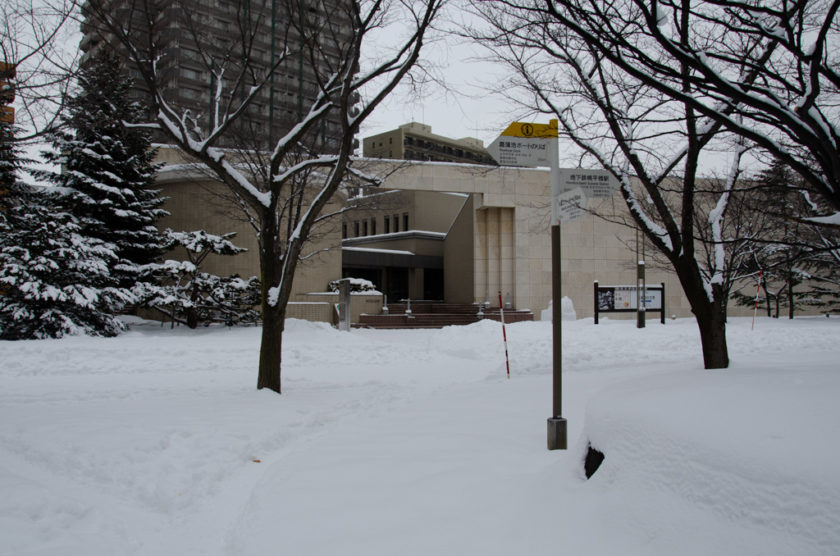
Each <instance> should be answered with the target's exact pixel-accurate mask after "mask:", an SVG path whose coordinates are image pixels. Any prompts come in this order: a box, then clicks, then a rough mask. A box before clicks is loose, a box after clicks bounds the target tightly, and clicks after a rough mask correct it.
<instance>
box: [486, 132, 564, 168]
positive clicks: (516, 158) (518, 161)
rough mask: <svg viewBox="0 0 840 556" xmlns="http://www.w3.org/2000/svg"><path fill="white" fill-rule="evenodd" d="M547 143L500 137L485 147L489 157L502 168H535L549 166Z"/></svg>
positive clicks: (544, 141)
mask: <svg viewBox="0 0 840 556" xmlns="http://www.w3.org/2000/svg"><path fill="white" fill-rule="evenodd" d="M549 151H550V149H549V148H548V141H546V140H545V139H529V138H525V137H506V136H504V135H500V136H499V137H498V138H497V139H496V140H495V141H493V142H492V143H490V146H488V147H487V152H489V153H490V156H492V157H493V158H495V159H496V162H498V163H499V164H500V165H502V166H522V167H525V168H536V167H538V166H549V164H550V158H549V156H548V155H549Z"/></svg>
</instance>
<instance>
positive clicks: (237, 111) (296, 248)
mask: <svg viewBox="0 0 840 556" xmlns="http://www.w3.org/2000/svg"><path fill="white" fill-rule="evenodd" d="M187 5H188V4H187V3H182V4H177V5H176V4H172V5H166V6H164V3H160V4H158V3H155V2H152V1H151V0H149V1H145V0H137V1H135V2H131V1H119V2H110V1H108V0H89V1H88V2H87V3H86V5H85V16H86V25H87V26H89V27H87V29H88V32H89V33H90V32H92V31H93V30H98V32H99V33H100V36H101V37H102V39H104V41H106V42H107V43H109V44H111V45H113V46H114V47H115V48H117V49H119V50H120V51H121V52H124V53H125V55H126V56H127V57H128V59H129V60H130V61H131V64H132V65H133V67H134V69H135V70H136V71H137V72H138V73H139V75H140V77H141V79H142V85H143V86H144V88H145V89H146V92H147V93H148V95H149V99H150V108H151V110H150V114H152V115H153V117H154V120H153V121H150V122H149V124H148V125H149V126H150V127H154V128H156V129H158V130H159V131H160V132H161V134H162V135H163V136H164V137H165V138H166V139H167V140H168V141H169V142H171V143H174V144H175V145H176V146H177V147H178V148H179V149H180V150H181V151H183V152H184V153H185V154H186V155H188V156H190V157H192V158H194V159H195V160H197V161H199V162H200V163H202V164H203V165H205V166H206V167H207V168H209V169H210V170H211V171H212V172H213V174H214V175H215V176H216V178H217V179H218V180H219V181H221V182H222V183H224V184H225V185H226V186H227V187H228V188H229V189H230V190H231V192H233V193H234V194H235V195H236V196H237V197H238V198H239V199H240V200H241V204H242V207H243V208H244V209H245V210H246V211H247V213H248V214H249V217H250V218H251V219H252V221H253V223H254V225H255V227H256V228H257V229H258V230H259V233H258V239H259V250H260V270H261V274H262V276H261V279H262V284H263V296H262V317H263V329H262V343H261V348H260V363H259V377H258V380H257V388H269V389H271V390H274V391H276V392H278V393H279V392H280V391H281V381H280V377H281V372H280V371H281V355H282V334H283V329H284V320H285V316H286V306H287V303H288V301H289V297H290V295H291V291H292V290H291V288H292V279H293V278H294V274H295V270H296V268H297V265H298V262H299V258H300V255H301V251H302V249H303V245H304V243H305V242H306V240H307V238H308V236H309V233H310V231H311V229H312V227H313V225H315V223H316V222H317V221H318V219H319V217H320V214H321V212H322V209H323V208H324V207H325V206H326V205H327V203H328V202H329V201H330V198H331V197H332V196H333V194H334V193H335V192H336V190H337V189H338V188H339V186H340V184H341V183H342V181H343V180H344V179H345V177H346V176H348V175H350V174H353V173H355V172H356V170H355V169H354V167H353V158H352V155H353V152H354V148H355V142H356V139H355V135H356V133H357V132H358V130H359V126H360V124H361V123H362V122H363V121H364V120H365V119H366V118H367V117H368V116H369V115H370V114H371V112H372V111H373V110H374V108H376V107H377V106H378V105H379V104H380V103H381V102H382V100H383V99H384V98H385V97H386V96H387V95H388V94H389V93H390V92H391V91H392V90H393V89H394V88H395V87H396V86H397V84H398V83H399V82H400V80H401V79H402V78H403V77H405V76H406V75H408V74H409V72H410V70H411V69H412V67H413V66H414V65H415V63H416V62H417V60H418V58H419V56H420V50H421V47H422V46H423V44H424V40H425V39H426V37H427V34H428V33H429V31H430V29H431V25H432V22H433V21H434V19H435V17H436V16H437V14H438V12H439V10H440V9H441V2H440V0H418V1H417V2H411V1H393V2H391V1H388V0H366V1H351V0H334V1H331V0H312V1H308V2H302V1H299V0H275V1H274V2H260V1H258V0H251V1H249V0H242V1H239V2H234V3H233V6H232V10H231V15H230V18H229V20H227V21H228V23H225V21H221V22H220V24H222V25H228V27H227V28H226V30H225V32H226V36H224V37H222V38H221V39H220V38H219V35H218V33H216V34H215V35H211V34H206V33H204V32H203V29H206V28H207V25H213V24H214V22H213V21H210V20H208V21H204V20H201V21H196V18H199V17H204V16H203V15H202V14H201V13H199V12H198V10H194V9H193V10H189V13H187V12H188V10H187V8H186V7H185V6H187ZM198 5H200V4H198ZM193 7H194V6H193ZM171 17H178V18H183V20H184V21H187V22H188V23H189V21H194V23H195V24H194V25H193V26H192V29H193V32H192V36H191V37H185V36H181V37H179V38H180V39H181V40H183V41H185V42H188V43H189V49H190V50H191V51H192V52H194V53H197V57H198V58H199V61H200V62H201V63H202V64H203V66H204V68H205V69H206V71H207V72H209V74H210V79H209V80H208V82H207V83H206V86H205V87H204V89H203V93H202V95H204V98H205V99H206V106H207V109H206V110H203V111H200V110H196V109H195V107H194V106H193V107H191V108H187V107H183V106H179V103H178V100H177V97H176V94H177V93H178V91H176V90H173V89H174V87H167V83H168V82H171V78H172V77H171V75H172V73H171V72H172V71H174V70H173V68H172V67H171V57H170V56H169V52H168V51H167V48H169V47H172V45H171V43H167V39H171V33H170V35H167V34H166V33H167V30H168V29H167V27H166V24H167V22H168V21H169V19H167V18H171ZM228 37H229V39H228ZM266 37H269V38H270V39H271V46H270V48H271V56H270V58H269V63H268V64H265V63H262V62H260V60H264V59H265V57H264V56H258V55H257V49H258V48H260V40H265V38H266ZM374 38H376V39H377V40H380V41H383V42H381V43H380V45H379V48H378V50H377V52H378V53H379V58H378V59H376V60H370V61H366V60H363V58H362V48H363V46H364V45H365V44H367V42H368V41H371V40H373V39H374ZM188 39H189V40H188ZM386 39H387V40H386ZM103 44H105V43H103ZM168 64H170V65H168ZM290 73H292V74H296V75H298V76H300V79H298V86H299V89H298V90H297V91H292V94H294V95H296V96H297V106H296V107H295V108H294V109H290V110H286V112H285V113H284V114H272V110H273V109H274V108H273V107H274V105H275V104H276V102H272V101H276V99H274V98H272V97H273V95H275V94H277V93H278V87H279V86H278V85H277V83H278V82H279V81H280V80H282V79H284V78H286V77H287V76H288V74H290ZM168 79H169V80H170V81H167V80H168ZM263 91H268V92H269V101H268V103H267V104H268V106H261V104H262V102H263V101H262V100H260V99H264V98H265V94H264V93H263ZM284 94H286V93H285V91H284ZM266 112H267V114H266ZM258 116H259V117H258ZM266 116H267V117H266ZM266 121H267V124H268V127H269V129H268V133H256V131H259V130H258V129H255V126H259V125H260V124H261V122H266ZM251 131H254V133H251ZM275 133H276V134H275ZM249 134H250V136H251V137H252V138H253V139H254V140H252V141H251V142H250V143H249V144H247V145H244V147H247V148H243V144H241V143H239V141H241V140H242V137H243V136H245V137H248V136H249ZM261 137H267V138H268V139H265V140H263V141H262V142H260V141H257V139H258V138H261ZM231 147H239V148H236V149H235V150H234V151H231V150H228V149H229V148H231Z"/></svg>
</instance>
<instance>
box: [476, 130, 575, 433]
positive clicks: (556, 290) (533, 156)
mask: <svg viewBox="0 0 840 556" xmlns="http://www.w3.org/2000/svg"><path fill="white" fill-rule="evenodd" d="M557 130H558V121H557V120H551V122H550V123H549V124H547V125H546V124H535V123H528V122H514V123H512V124H510V125H509V126H508V127H507V129H505V130H504V131H503V132H502V134H501V135H500V136H499V137H498V138H497V139H496V140H495V141H493V143H491V144H490V146H489V147H488V148H487V150H488V151H489V152H490V154H491V155H492V156H493V158H495V159H496V161H497V162H498V163H499V164H501V165H503V166H521V167H526V168H534V167H537V166H548V167H549V168H550V169H551V269H552V290H551V291H552V298H553V301H552V321H553V324H552V330H553V344H554V354H553V368H554V372H553V388H552V410H553V411H552V414H551V417H549V419H548V449H549V450H565V449H566V448H567V447H568V439H567V437H568V434H567V427H566V425H567V423H566V419H564V418H563V381H562V368H563V349H562V346H563V342H562V321H563V316H562V315H563V291H562V287H561V282H560V276H561V269H562V265H561V262H560V261H561V259H560V221H561V220H563V219H565V220H569V219H572V218H577V217H578V216H579V215H580V213H581V212H582V208H581V207H582V206H583V205H584V204H585V201H586V198H585V196H584V192H583V190H582V189H580V190H577V191H572V190H574V189H575V187H568V188H566V190H565V191H561V190H560V176H559V174H558V172H559V168H558V164H559V152H558V146H557V135H558V134H557ZM561 193H565V194H566V195H564V196H561Z"/></svg>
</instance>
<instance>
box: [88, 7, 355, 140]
mask: <svg viewBox="0 0 840 556" xmlns="http://www.w3.org/2000/svg"><path fill="white" fill-rule="evenodd" d="M346 4H347V2H345V1H344V0H319V1H312V0H179V1H178V2H142V3H140V2H132V1H131V0H87V1H86V3H85V13H86V14H87V17H86V19H85V20H84V22H83V23H82V32H83V38H82V41H81V44H80V48H81V50H82V51H83V52H84V55H83V58H82V63H83V64H84V63H85V62H86V61H87V60H89V59H90V57H91V55H92V54H94V53H95V52H96V51H97V50H98V49H101V48H114V49H115V50H116V51H117V52H122V53H125V52H126V50H125V48H124V46H123V45H119V44H118V43H117V41H115V39H114V35H113V33H110V32H109V31H108V30H107V28H106V27H105V26H103V25H102V23H101V19H100V17H98V16H97V13H98V12H99V10H100V9H104V10H105V11H106V13H107V14H108V16H109V18H111V19H113V20H114V21H117V22H121V23H123V22H124V27H125V28H126V29H128V30H129V33H130V34H131V35H132V36H133V38H134V39H136V40H134V42H135V43H136V44H137V46H138V48H139V49H140V50H141V56H143V57H145V58H147V59H150V60H151V59H154V60H156V65H157V72H158V75H159V78H160V81H161V83H162V85H163V94H164V97H165V98H166V101H167V102H168V103H169V104H171V105H172V106H174V107H177V108H178V109H180V110H181V111H182V112H183V111H185V110H189V111H190V113H191V115H193V116H196V115H199V117H198V120H197V123H198V125H199V126H200V127H202V128H204V129H209V127H210V126H211V125H212V115H213V111H214V108H213V105H214V100H215V95H216V93H217V91H218V86H219V85H221V86H222V89H221V91H222V96H221V99H222V102H223V103H230V105H231V106H236V105H237V103H238V102H240V101H241V100H242V99H243V98H244V97H245V95H246V94H248V93H249V92H250V91H251V90H252V87H254V86H256V85H260V84H261V82H263V81H264V80H265V77H266V76H270V77H269V79H268V81H267V82H265V84H264V85H262V88H261V90H260V92H259V93H258V96H257V98H256V99H255V100H254V101H253V102H252V104H251V105H250V106H249V108H248V109H247V110H246V112H245V113H244V114H243V116H242V117H240V118H239V119H238V123H237V126H236V128H235V129H233V130H232V131H231V132H230V133H228V134H227V135H226V137H225V138H224V141H223V142H222V144H221V146H226V147H237V148H245V149H254V150H255V151H259V150H266V149H270V148H271V145H272V144H273V142H274V141H275V140H276V139H278V138H279V137H281V136H282V134H284V133H285V132H286V131H288V130H289V129H290V128H291V127H292V126H293V125H295V124H296V123H298V122H299V121H300V120H301V118H302V117H303V116H304V115H305V114H306V112H307V111H308V109H309V107H310V106H311V105H312V104H313V103H314V102H315V100H316V98H317V96H318V94H319V93H320V87H319V83H320V82H323V80H324V78H325V76H326V75H328V73H329V72H330V70H331V67H333V66H334V65H335V64H334V62H335V60H337V59H338V56H340V55H341V54H340V53H341V46H342V44H344V43H346V42H347V41H348V40H350V26H349V24H347V22H348V21H349V20H348V17H349V16H347V15H346V10H345V9H343V8H344V7H346ZM99 13H101V12H99ZM149 21H153V22H154V23H153V24H152V25H151V26H150V25H149V24H148V22H149ZM316 45H317V47H316ZM271 68H276V70H275V71H271ZM126 70H127V73H128V75H129V76H130V77H131V78H132V79H133V81H134V86H135V95H136V96H137V98H138V99H140V100H141V101H143V102H145V103H146V104H147V105H148V106H149V109H150V111H152V110H155V107H154V106H153V103H152V102H151V100H150V97H149V93H148V91H147V90H146V86H145V84H144V81H143V78H142V74H141V72H140V69H139V68H138V67H137V66H135V65H132V64H128V65H127V68H126ZM220 80H221V82H220ZM150 115H152V114H150ZM339 116H340V115H339V114H334V115H333V116H332V117H331V118H327V119H326V121H325V122H324V124H323V125H320V126H319V127H318V129H315V130H313V133H312V141H311V144H310V145H309V146H310V147H312V148H313V149H316V150H319V151H324V150H326V151H329V150H331V148H334V147H335V146H336V145H337V144H338V141H339V136H340V133H341V126H340V119H339Z"/></svg>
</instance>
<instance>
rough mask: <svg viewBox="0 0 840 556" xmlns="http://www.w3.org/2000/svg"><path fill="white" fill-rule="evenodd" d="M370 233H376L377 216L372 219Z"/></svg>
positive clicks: (373, 234)
mask: <svg viewBox="0 0 840 556" xmlns="http://www.w3.org/2000/svg"><path fill="white" fill-rule="evenodd" d="M370 235H372V236H375V235H376V218H371V219H370Z"/></svg>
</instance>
